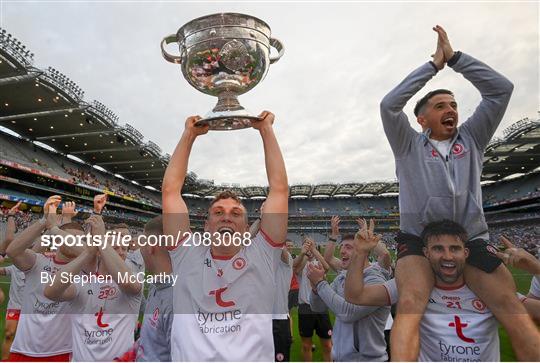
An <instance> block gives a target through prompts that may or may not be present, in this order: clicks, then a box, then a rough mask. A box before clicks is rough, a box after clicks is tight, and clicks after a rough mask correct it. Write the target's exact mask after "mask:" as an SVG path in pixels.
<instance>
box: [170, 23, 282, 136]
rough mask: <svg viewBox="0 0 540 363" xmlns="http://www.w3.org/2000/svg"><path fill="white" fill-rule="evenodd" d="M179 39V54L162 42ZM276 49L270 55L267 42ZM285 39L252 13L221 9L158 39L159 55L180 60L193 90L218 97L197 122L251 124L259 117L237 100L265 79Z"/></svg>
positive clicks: (215, 126)
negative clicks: (237, 12) (275, 35)
mask: <svg viewBox="0 0 540 363" xmlns="http://www.w3.org/2000/svg"><path fill="white" fill-rule="evenodd" d="M170 43H178V45H179V48H180V55H179V56H175V55H171V54H169V53H167V51H166V50H165V45H167V44H170ZM271 46H272V47H274V48H276V49H277V50H278V55H277V56H276V57H270V47H271ZM284 51H285V49H284V47H283V44H282V43H281V42H280V41H279V40H277V39H275V38H272V37H271V36H270V27H269V26H268V25H267V24H266V23H265V22H263V21H262V20H260V19H257V18H255V17H253V16H250V15H244V14H236V13H223V14H214V15H207V16H203V17H201V18H197V19H194V20H192V21H190V22H188V23H187V24H185V25H184V26H183V27H181V28H180V29H179V30H178V32H177V33H176V34H171V35H169V36H167V37H165V38H164V39H163V40H162V41H161V52H162V54H163V57H164V58H165V59H166V60H167V61H169V62H171V63H176V64H181V68H182V73H183V75H184V78H186V80H187V81H188V82H189V84H191V85H192V86H193V87H195V88H196V89H197V90H199V91H201V92H203V93H206V94H209V95H212V96H216V97H218V103H217V105H216V106H215V107H214V109H213V110H212V111H210V112H209V113H207V114H206V115H205V116H204V118H203V119H201V120H199V121H198V122H197V125H201V126H202V125H208V126H209V128H210V130H233V129H242V128H246V127H250V126H251V125H252V124H251V121H252V120H254V121H256V120H260V118H259V117H258V116H255V115H253V114H252V113H250V112H248V111H247V110H246V109H245V108H244V107H242V106H241V105H240V103H239V102H238V98H237V96H238V95H241V94H243V93H246V92H247V91H249V90H250V89H252V88H253V87H255V86H256V85H257V84H258V83H259V82H260V81H262V80H263V79H264V77H265V76H266V73H267V72H268V68H269V67H270V64H272V63H275V62H277V61H278V60H279V59H280V58H281V56H282V55H283V53H284Z"/></svg>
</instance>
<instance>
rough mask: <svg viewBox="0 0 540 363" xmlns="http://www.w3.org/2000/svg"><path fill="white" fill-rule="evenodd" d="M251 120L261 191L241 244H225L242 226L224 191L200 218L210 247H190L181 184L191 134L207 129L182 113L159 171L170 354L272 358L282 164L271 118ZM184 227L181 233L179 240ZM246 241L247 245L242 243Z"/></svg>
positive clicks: (282, 215) (243, 214)
mask: <svg viewBox="0 0 540 363" xmlns="http://www.w3.org/2000/svg"><path fill="white" fill-rule="evenodd" d="M259 117H260V120H257V121H252V126H253V128H254V129H256V130H258V132H259V134H260V135H261V138H262V143H263V147H264V157H265V166H266V173H267V176H268V183H269V191H268V198H267V199H266V201H265V206H264V211H263V213H262V218H261V222H260V231H259V233H257V235H256V236H251V239H249V238H248V239H247V243H243V244H244V245H243V246H235V245H234V244H231V243H230V242H231V239H230V238H229V236H230V235H234V234H236V235H237V236H238V234H240V236H242V239H243V241H244V242H246V241H245V240H244V236H245V233H246V232H247V231H248V221H247V211H246V208H245V207H244V206H243V205H242V202H241V200H240V199H239V198H238V197H237V196H236V195H235V194H234V193H232V192H223V193H221V194H220V195H218V196H217V197H216V198H215V199H214V200H213V201H212V202H211V205H210V208H209V211H208V218H207V220H206V222H205V232H208V233H210V236H211V243H210V246H208V244H207V246H208V247H205V246H203V245H199V246H198V247H196V246H195V245H194V244H195V238H190V235H189V233H190V227H189V225H190V224H189V216H188V209H187V206H186V203H185V202H184V200H183V198H182V196H181V191H182V186H183V184H184V181H185V177H186V173H187V165H188V160H189V155H190V152H191V148H192V146H193V143H194V141H195V139H196V138H197V137H199V136H201V135H203V134H205V133H207V132H208V129H209V127H208V126H196V125H195V124H196V122H197V121H199V120H200V117H198V116H194V117H189V118H188V119H187V120H186V124H185V130H184V132H183V134H182V137H181V139H180V141H179V143H178V145H177V147H176V149H175V151H174V153H173V155H172V157H171V160H170V162H169V165H168V166H167V169H166V171H165V175H164V177H163V185H162V201H163V229H164V232H165V235H166V236H170V235H172V236H178V235H180V238H178V239H177V240H176V242H177V243H178V244H177V245H176V246H172V247H171V248H170V255H171V262H172V266H173V271H174V273H175V274H177V275H178V276H179V279H178V282H177V284H176V286H174V290H173V296H174V300H173V301H174V306H173V308H174V313H175V316H174V320H173V327H172V336H171V357H172V360H173V361H210V360H218V361H272V360H273V359H274V344H273V339H272V308H273V305H274V304H273V303H274V295H275V291H274V290H275V288H276V286H275V271H276V268H277V264H278V263H279V261H280V257H281V252H282V251H281V247H282V246H283V242H284V241H285V237H286V234H287V217H288V192H289V188H288V183H287V174H286V171H285V164H284V161H283V157H282V155H281V151H280V149H279V145H278V142H277V140H276V137H275V134H274V130H273V127H272V124H273V122H274V115H273V114H272V113H270V112H267V111H265V112H263V113H262V114H261V115H260V116H259ZM185 233H186V237H185V238H184V239H183V240H181V241H180V239H181V237H182V236H183V235H184V234H185ZM246 244H247V246H246Z"/></svg>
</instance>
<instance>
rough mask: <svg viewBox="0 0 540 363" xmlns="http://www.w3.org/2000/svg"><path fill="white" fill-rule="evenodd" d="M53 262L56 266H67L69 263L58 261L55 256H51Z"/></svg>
mask: <svg viewBox="0 0 540 363" xmlns="http://www.w3.org/2000/svg"><path fill="white" fill-rule="evenodd" d="M52 260H53V262H54V263H56V264H57V265H67V264H68V262H69V261H65V262H64V261H60V260H58V259H57V258H56V254H55V255H54V256H53V258H52Z"/></svg>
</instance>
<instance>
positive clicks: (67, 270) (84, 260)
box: [43, 247, 98, 301]
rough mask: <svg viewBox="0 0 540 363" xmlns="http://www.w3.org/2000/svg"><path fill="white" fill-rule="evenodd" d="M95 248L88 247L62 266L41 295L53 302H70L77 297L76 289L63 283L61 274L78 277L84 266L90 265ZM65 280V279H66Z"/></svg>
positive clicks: (67, 283)
mask: <svg viewBox="0 0 540 363" xmlns="http://www.w3.org/2000/svg"><path fill="white" fill-rule="evenodd" d="M97 249H98V248H97V247H88V248H85V249H84V251H83V252H82V253H81V254H79V256H77V257H76V258H75V259H73V260H71V261H70V262H69V263H67V264H66V265H64V266H62V268H61V269H60V270H58V271H57V272H56V274H55V277H54V280H53V283H52V284H51V285H48V286H46V287H45V290H44V291H43V294H44V295H45V297H46V298H48V299H51V300H53V301H70V300H73V299H74V298H75V297H76V296H77V288H76V287H75V286H74V285H73V284H72V283H71V282H69V281H63V280H64V279H62V278H61V276H62V274H72V275H78V274H79V273H81V271H82V270H83V268H84V266H87V265H89V264H92V262H93V261H95V259H96V256H97ZM66 280H67V279H66Z"/></svg>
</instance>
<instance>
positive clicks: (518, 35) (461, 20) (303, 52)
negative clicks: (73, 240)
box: [0, 1, 539, 185]
mask: <svg viewBox="0 0 540 363" xmlns="http://www.w3.org/2000/svg"><path fill="white" fill-rule="evenodd" d="M216 12H242V13H247V14H251V15H254V16H257V17H260V18H261V19H263V20H265V21H266V22H267V23H268V24H269V25H270V26H271V28H272V32H273V35H274V36H276V37H277V38H279V39H281V40H282V41H283V43H284V44H285V47H286V52H285V55H284V56H283V58H282V59H281V60H280V61H279V62H278V63H276V64H275V65H272V66H271V67H270V70H269V72H268V75H267V77H266V79H265V80H264V81H263V82H262V83H261V84H259V85H258V86H257V87H256V88H255V89H253V90H252V91H250V92H249V93H247V94H245V95H242V96H241V97H240V101H241V103H242V104H243V105H244V106H245V107H246V108H248V109H250V110H252V111H253V112H258V111H259V110H263V109H268V110H271V111H273V112H274V113H275V114H276V123H275V129H276V133H277V135H278V138H279V141H280V144H281V146H282V150H283V153H284V156H285V161H286V164H287V169H288V174H289V181H290V183H300V182H307V183H320V182H329V181H332V182H346V181H373V180H391V179H393V178H394V162H393V157H392V154H391V151H390V147H389V146H388V143H387V141H386V138H385V136H384V133H383V130H382V125H381V122H380V119H379V102H380V100H381V99H382V97H383V96H384V95H385V94H386V93H387V92H388V91H389V90H390V89H392V88H393V87H394V86H395V85H397V83H398V82H400V81H401V80H402V79H403V78H404V77H405V76H406V75H407V74H408V73H409V72H410V71H412V70H413V69H414V68H416V67H417V66H419V65H421V64H422V63H423V62H425V61H428V60H429V55H430V54H431V53H432V52H433V51H434V49H435V43H436V34H435V33H434V32H433V31H432V30H431V27H432V26H433V25H435V24H440V25H442V26H444V27H445V28H446V30H447V32H448V34H449V37H450V40H451V42H452V45H453V46H454V48H455V49H456V50H462V51H464V52H467V53H469V54H471V55H473V56H475V57H476V58H478V59H480V60H482V61H484V62H486V63H487V64H489V65H490V66H492V67H493V68H495V69H496V70H498V71H500V72H501V73H503V74H505V75H506V76H507V77H508V78H510V79H511V80H512V81H513V82H514V84H515V91H514V96H513V98H512V101H511V103H510V105H509V107H508V111H507V113H506V116H505V118H504V120H503V123H502V124H501V126H500V127H499V130H498V132H497V136H500V135H502V130H503V129H504V128H505V127H506V126H509V125H510V124H512V123H514V122H516V121H518V120H519V119H521V118H523V117H537V112H538V108H539V106H538V100H539V70H538V59H539V45H538V34H539V29H538V27H539V26H538V4H537V3H534V2H530V3H496V2H482V3H474V4H471V3H401V4H400V3H389V2H386V3H365V2H364V3H360V2H359V3H349V2H341V3H336V2H332V3H309V2H296V3H283V2H268V3H247V2H243V3H224V2H221V3H210V2H198V3H197V2H189V3H181V2H162V3H151V2H99V3H92V2H52V1H50V2H48V1H39V2H7V1H4V2H2V3H1V4H0V26H1V27H3V28H5V29H6V30H8V31H9V32H10V33H12V34H13V35H14V36H15V37H17V38H18V39H19V40H21V41H22V42H23V43H24V44H25V45H26V46H27V47H28V48H29V49H30V50H31V51H32V52H34V53H35V57H34V59H35V65H36V66H38V67H42V68H46V67H47V66H52V67H54V68H56V69H58V70H60V71H61V72H63V73H64V74H66V75H67V76H68V77H70V78H71V79H72V80H73V81H75V82H76V83H77V84H78V85H79V86H80V87H81V88H82V89H83V90H84V91H85V99H86V100H87V101H91V100H93V99H97V100H98V101H100V102H102V103H104V104H105V105H107V106H108V107H109V108H110V109H112V110H113V111H114V112H115V113H116V114H118V116H119V117H120V121H121V122H122V123H125V122H128V123H130V124H131V125H133V126H135V127H136V128H137V129H138V130H139V131H141V132H142V133H143V134H144V135H145V138H146V140H152V141H154V142H156V143H157V144H158V145H159V146H160V147H161V148H162V149H163V150H164V151H165V152H169V153H171V152H172V151H173V149H174V147H175V145H176V142H177V141H178V139H179V137H180V135H181V132H182V130H183V124H184V120H185V118H186V117H187V116H188V115H191V114H202V115H203V114H205V113H206V112H207V111H208V110H210V109H211V108H212V107H213V105H214V104H215V101H216V99H215V98H213V97H210V96H207V95H204V94H202V93H200V92H198V91H196V90H195V89H193V88H192V87H191V86H190V85H189V84H188V83H187V82H186V81H185V80H184V79H183V77H182V75H181V71H180V67H179V66H175V65H172V64H170V63H167V62H166V61H165V60H164V59H163V58H162V57H161V54H160V50H159V42H160V41H161V39H162V38H163V37H164V36H166V35H168V34H171V33H175V32H176V31H177V29H178V28H179V27H180V26H182V25H183V24H184V23H186V22H188V21H189V20H191V19H193V18H196V17H199V16H202V15H206V14H211V13H216ZM441 87H445V88H449V89H452V90H453V91H454V92H455V93H456V98H457V101H458V103H459V105H460V117H461V121H464V120H465V119H466V117H467V116H468V115H469V114H470V113H472V112H473V110H474V108H475V106H476V105H477V103H478V102H479V100H480V95H479V93H478V92H477V91H476V90H475V89H474V87H472V86H471V85H470V84H469V83H468V82H467V81H466V80H465V79H463V77H461V76H460V75H456V74H455V73H454V72H453V71H452V70H449V69H445V70H443V71H442V72H441V73H440V74H439V75H437V76H436V78H435V79H434V80H432V81H431V82H430V83H429V84H428V86H427V87H426V88H425V89H424V90H422V91H421V94H422V95H423V94H424V93H426V92H427V91H428V90H431V89H435V88H441ZM419 96H420V95H419ZM419 96H418V97H414V98H413V102H410V104H409V105H408V106H407V108H406V112H407V114H408V115H409V116H410V117H411V118H412V116H413V112H412V107H413V104H414V101H415V100H416V99H418V98H419ZM413 123H414V124H415V125H416V122H415V121H413ZM415 127H416V129H419V127H418V125H416V126H415ZM189 169H190V170H192V171H194V172H196V173H197V174H198V175H199V177H201V178H204V179H213V180H215V181H216V182H217V183H221V182H232V183H240V184H242V185H248V184H259V185H260V184H266V177H265V172H264V160H263V153H262V143H261V141H260V137H259V135H258V134H257V132H256V131H254V130H252V129H248V130H241V131H234V132H211V133H209V134H208V135H205V136H203V137H201V138H200V139H199V140H198V141H197V142H196V145H195V146H194V148H193V152H192V158H191V162H190V166H189Z"/></svg>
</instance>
